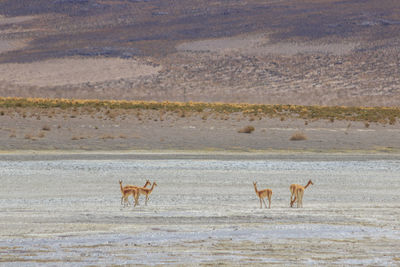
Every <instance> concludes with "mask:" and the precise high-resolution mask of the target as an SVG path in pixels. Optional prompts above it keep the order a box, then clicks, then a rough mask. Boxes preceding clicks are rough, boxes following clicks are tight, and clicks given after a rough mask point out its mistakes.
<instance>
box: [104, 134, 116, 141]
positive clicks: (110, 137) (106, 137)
mask: <svg viewBox="0 0 400 267" xmlns="http://www.w3.org/2000/svg"><path fill="white" fill-rule="evenodd" d="M114 138H115V137H114V136H112V135H103V136H102V137H101V139H104V140H105V139H114Z"/></svg>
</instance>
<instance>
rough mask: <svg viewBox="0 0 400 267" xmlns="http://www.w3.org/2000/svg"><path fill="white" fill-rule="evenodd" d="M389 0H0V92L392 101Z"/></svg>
mask: <svg viewBox="0 0 400 267" xmlns="http://www.w3.org/2000/svg"><path fill="white" fill-rule="evenodd" d="M399 32H400V4H399V3H397V1H391V0H380V1H373V0H366V1H365V0H363V1H358V0H356V1H339V0H321V1H313V0H299V1H289V0H273V1H272V0H271V1H256V0H248V1H241V0H237V1H214V0H211V1H199V0H196V1H194V0H185V1H183V0H125V1H103V0H54V1H47V0H46V1H45V0H37V1H30V0H3V1H1V2H0V96H23V97H32V96H33V97H62V98H99V99H137V100H160V101H161V100H171V101H212V102H215V101H218V102H250V103H284V104H305V105H366V106H376V105H384V106H397V105H398V103H400V67H399V62H400V58H399V57H400V56H399V52H400V36H399V34H398V33H399Z"/></svg>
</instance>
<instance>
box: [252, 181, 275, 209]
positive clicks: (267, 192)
mask: <svg viewBox="0 0 400 267" xmlns="http://www.w3.org/2000/svg"><path fill="white" fill-rule="evenodd" d="M253 185H254V190H255V191H256V194H257V196H258V197H259V198H260V208H262V202H264V205H265V208H267V204H265V200H264V198H265V197H268V202H269V205H268V208H271V196H272V190H271V189H263V190H260V191H258V190H257V182H253ZM261 200H262V201H261Z"/></svg>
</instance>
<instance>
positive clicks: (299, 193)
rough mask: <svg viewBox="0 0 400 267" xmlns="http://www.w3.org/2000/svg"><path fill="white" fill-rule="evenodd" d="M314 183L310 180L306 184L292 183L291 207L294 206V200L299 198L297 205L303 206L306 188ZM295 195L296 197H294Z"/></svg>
mask: <svg viewBox="0 0 400 267" xmlns="http://www.w3.org/2000/svg"><path fill="white" fill-rule="evenodd" d="M310 184H311V185H313V184H314V183H313V182H312V181H311V180H309V181H308V183H307V184H306V185H305V186H301V185H298V184H291V185H290V193H291V195H290V207H293V204H294V202H296V200H297V207H298V208H302V207H303V195H304V190H305V189H306V188H307V187H308V186H309V185H310ZM293 197H294V198H293Z"/></svg>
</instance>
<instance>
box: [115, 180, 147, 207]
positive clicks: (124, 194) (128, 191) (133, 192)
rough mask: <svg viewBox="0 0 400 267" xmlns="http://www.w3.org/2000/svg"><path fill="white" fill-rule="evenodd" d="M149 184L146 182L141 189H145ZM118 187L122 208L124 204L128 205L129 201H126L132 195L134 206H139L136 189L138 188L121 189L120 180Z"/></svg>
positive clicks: (128, 186)
mask: <svg viewBox="0 0 400 267" xmlns="http://www.w3.org/2000/svg"><path fill="white" fill-rule="evenodd" d="M150 184H151V183H150V181H149V180H147V181H146V183H145V184H144V186H143V188H146V186H148V185H150ZM119 185H120V188H121V193H122V197H121V205H122V200H123V201H124V206H125V203H128V204H130V203H129V199H128V197H129V196H130V195H132V196H133V199H134V200H135V206H136V205H137V204H139V202H138V197H139V190H138V188H139V187H138V186H136V185H126V186H124V187H122V181H121V180H119Z"/></svg>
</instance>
